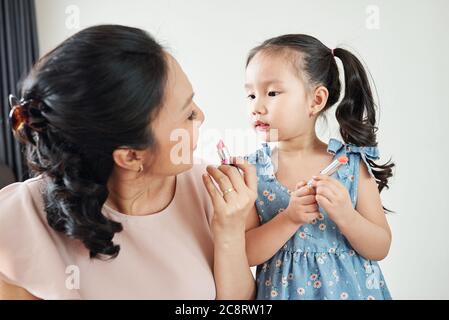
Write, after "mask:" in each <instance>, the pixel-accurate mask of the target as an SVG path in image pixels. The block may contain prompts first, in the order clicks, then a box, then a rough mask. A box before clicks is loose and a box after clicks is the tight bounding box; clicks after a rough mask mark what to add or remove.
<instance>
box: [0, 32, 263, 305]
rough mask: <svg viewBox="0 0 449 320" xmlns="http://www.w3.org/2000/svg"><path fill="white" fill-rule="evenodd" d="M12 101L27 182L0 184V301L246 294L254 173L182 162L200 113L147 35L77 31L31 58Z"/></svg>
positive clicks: (250, 289) (182, 78)
mask: <svg viewBox="0 0 449 320" xmlns="http://www.w3.org/2000/svg"><path fill="white" fill-rule="evenodd" d="M22 96H23V98H22V99H21V101H18V100H17V99H15V98H11V105H12V107H13V109H12V112H11V123H12V127H13V130H14V132H15V135H16V136H17V137H18V138H19V139H21V140H22V142H24V143H25V145H26V153H27V156H28V162H29V166H30V168H31V170H32V172H34V173H35V174H36V178H33V179H30V180H27V181H25V182H23V183H17V184H13V185H11V186H9V187H6V188H5V189H3V190H2V191H1V192H0V299H250V298H252V297H253V296H254V292H255V284H254V279H253V277H252V274H251V271H250V269H249V265H248V261H247V258H246V254H245V241H244V239H245V235H244V233H245V220H246V217H247V214H248V212H249V210H250V208H251V207H252V206H253V204H254V201H255V199H256V176H255V171H254V169H253V167H252V166H250V165H249V164H247V163H243V164H238V163H237V161H236V165H237V166H238V167H239V168H240V169H241V170H242V171H243V177H242V176H241V175H240V174H239V172H238V170H237V169H236V168H234V167H231V166H221V167H219V168H215V167H211V166H209V167H207V168H206V167H205V166H204V165H193V158H192V152H193V150H194V149H195V147H196V142H197V141H196V139H197V136H198V134H197V133H198V127H199V125H201V123H202V122H203V120H204V115H203V113H202V111H201V110H200V108H199V107H198V106H197V105H196V104H195V103H194V102H193V101H192V99H193V92H192V87H191V84H190V83H189V80H188V79H187V77H186V75H185V74H184V72H183V71H182V69H181V67H180V66H179V65H178V63H177V62H176V60H175V59H174V58H173V57H171V56H170V55H169V54H168V53H167V52H165V51H164V50H163V49H162V48H161V46H160V45H159V44H158V43H156V42H155V40H153V39H152V38H151V37H150V36H149V35H148V34H147V33H145V32H144V31H142V30H139V29H134V28H129V27H124V26H116V25H103V26H96V27H91V28H88V29H85V30H83V31H81V32H79V33H78V34H76V35H74V36H72V37H71V38H69V39H67V40H66V41H65V42H63V43H62V44H61V45H60V46H58V47H57V48H56V49H54V50H53V51H52V52H50V53H49V54H47V55H46V56H45V57H43V58H42V59H41V60H40V61H39V62H38V63H37V64H36V66H35V68H34V70H33V71H32V72H31V73H30V75H29V76H28V78H27V79H26V80H25V81H24V83H23V87H22ZM180 132H181V133H185V135H184V136H188V137H189V138H190V139H191V141H189V143H188V144H185V143H183V144H182V148H181V149H179V143H177V142H176V141H173V140H174V139H173V136H174V135H175V133H176V135H177V134H179V133H180ZM180 160H181V161H180ZM206 170H207V173H208V174H206V175H204V173H206ZM212 179H213V180H215V182H216V183H214V181H213V180H212ZM217 185H218V187H219V189H220V190H219V189H218V188H217ZM204 187H205V188H204ZM206 190H207V192H206Z"/></svg>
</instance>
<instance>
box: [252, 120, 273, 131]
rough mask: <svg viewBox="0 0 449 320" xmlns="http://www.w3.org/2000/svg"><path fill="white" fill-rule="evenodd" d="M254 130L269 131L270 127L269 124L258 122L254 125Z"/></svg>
mask: <svg viewBox="0 0 449 320" xmlns="http://www.w3.org/2000/svg"><path fill="white" fill-rule="evenodd" d="M254 128H255V129H256V130H260V131H268V130H269V128H270V125H269V124H268V123H265V122H262V121H256V122H255V123H254Z"/></svg>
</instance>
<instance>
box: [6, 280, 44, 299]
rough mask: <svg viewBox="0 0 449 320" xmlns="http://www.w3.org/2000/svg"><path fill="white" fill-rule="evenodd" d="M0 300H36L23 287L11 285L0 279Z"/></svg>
mask: <svg viewBox="0 0 449 320" xmlns="http://www.w3.org/2000/svg"><path fill="white" fill-rule="evenodd" d="M0 300H38V299H37V298H36V297H35V296H33V295H31V294H30V293H29V292H28V291H26V290H25V289H23V288H20V287H17V286H13V285H11V284H9V283H6V282H5V281H2V280H1V279H0Z"/></svg>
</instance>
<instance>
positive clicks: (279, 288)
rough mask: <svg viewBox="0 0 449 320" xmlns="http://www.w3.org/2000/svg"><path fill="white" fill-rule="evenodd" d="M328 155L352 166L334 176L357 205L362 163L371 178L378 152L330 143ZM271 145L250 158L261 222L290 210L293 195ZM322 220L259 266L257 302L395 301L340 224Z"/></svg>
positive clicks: (323, 214) (376, 268)
mask: <svg viewBox="0 0 449 320" xmlns="http://www.w3.org/2000/svg"><path fill="white" fill-rule="evenodd" d="M328 152H329V153H331V154H333V155H334V158H338V157H340V156H342V155H346V156H347V157H348V158H349V162H348V163H347V164H346V165H344V166H342V167H340V169H339V170H338V171H337V172H336V173H335V174H334V175H333V177H335V178H336V179H338V180H339V181H340V182H341V183H342V184H343V185H344V186H345V187H346V188H347V189H348V191H349V194H350V196H351V201H352V204H353V206H354V207H355V205H356V200H357V185H358V180H359V166H360V160H362V161H364V162H365V163H366V165H367V167H368V169H369V172H370V174H371V175H372V171H371V168H370V166H369V164H368V162H367V159H371V160H376V159H378V158H379V154H378V149H377V148H376V147H358V146H355V145H351V144H347V145H345V144H343V143H342V142H340V141H338V140H335V139H331V140H330V142H329V145H328ZM271 154H272V151H271V149H270V146H269V145H268V144H266V143H264V144H263V147H262V148H261V149H259V150H257V151H256V152H255V153H254V154H251V155H250V156H248V157H246V158H247V159H248V160H249V162H251V163H252V164H254V165H255V166H256V169H257V176H258V199H257V202H256V207H257V212H258V215H259V219H260V221H261V223H262V224H263V223H266V222H268V221H270V220H271V219H273V218H274V217H275V216H276V215H277V214H278V213H280V212H282V211H283V210H284V209H285V208H287V207H288V204H289V200H290V194H289V191H288V190H287V189H286V188H285V187H284V186H283V185H281V184H280V183H279V181H277V179H276V177H275V174H274V169H273V164H272V161H271ZM320 213H321V214H320V216H319V218H318V219H317V220H316V221H313V222H312V223H311V224H307V225H303V226H301V227H300V228H299V229H298V231H297V232H296V233H295V234H294V235H293V236H292V237H291V238H290V240H288V242H287V243H286V244H285V245H284V246H283V247H282V248H281V249H280V250H279V251H278V252H277V253H276V254H275V255H274V256H273V257H272V258H271V259H270V260H268V261H267V262H265V263H264V264H263V265H260V266H258V267H257V299H261V300H267V299H273V300H285V299H290V300H303V299H307V300H311V299H314V300H321V299H332V300H336V299H354V300H358V299H368V300H370V299H372V300H374V299H378V300H379V299H391V296H390V293H389V291H388V288H387V285H386V284H385V280H384V277H383V275H382V272H381V270H380V268H379V265H378V263H377V262H375V261H370V260H366V259H365V258H363V257H362V256H360V255H359V254H358V253H357V252H355V250H354V249H353V248H352V247H351V245H350V244H349V242H348V241H347V240H346V238H345V237H344V236H343V235H342V234H341V232H340V231H339V229H338V227H337V226H336V224H335V223H334V222H333V221H332V220H330V219H329V217H328V215H327V213H326V212H325V211H324V210H323V209H322V208H320Z"/></svg>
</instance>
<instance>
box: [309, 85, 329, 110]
mask: <svg viewBox="0 0 449 320" xmlns="http://www.w3.org/2000/svg"><path fill="white" fill-rule="evenodd" d="M312 98H313V99H312V106H311V114H312V115H313V116H316V115H318V114H319V113H320V112H321V110H323V109H324V107H325V106H326V104H327V99H328V98H329V90H327V88H326V87H325V86H319V87H317V88H316V89H315V91H314V92H313V97H312Z"/></svg>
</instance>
